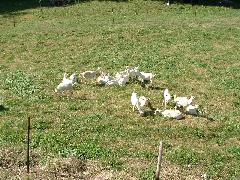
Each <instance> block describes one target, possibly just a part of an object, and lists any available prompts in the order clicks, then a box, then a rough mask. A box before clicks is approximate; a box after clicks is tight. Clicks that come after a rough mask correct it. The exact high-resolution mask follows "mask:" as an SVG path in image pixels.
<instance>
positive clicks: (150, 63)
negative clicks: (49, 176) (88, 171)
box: [0, 1, 240, 179]
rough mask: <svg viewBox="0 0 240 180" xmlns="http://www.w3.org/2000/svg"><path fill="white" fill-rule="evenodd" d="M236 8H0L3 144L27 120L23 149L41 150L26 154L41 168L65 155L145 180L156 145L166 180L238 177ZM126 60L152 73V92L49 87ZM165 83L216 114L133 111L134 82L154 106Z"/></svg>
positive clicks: (19, 138)
mask: <svg viewBox="0 0 240 180" xmlns="http://www.w3.org/2000/svg"><path fill="white" fill-rule="evenodd" d="M195 11H196V12H197V13H196V16H195ZM239 15H240V14H239V10H234V9H230V8H222V7H204V6H193V7H192V6H190V5H178V4H173V5H171V6H170V7H166V6H165V5H164V4H163V3H162V2H155V1H153V2H150V1H130V2H97V1H93V2H86V3H79V4H73V5H71V6H66V7H41V8H40V7H37V8H32V9H26V10H22V11H18V12H15V13H12V14H11V15H9V14H0V34H1V35H0V52H1V53H0V73H1V74H0V93H1V94H0V96H1V97H2V102H1V103H2V104H3V105H4V107H6V108H8V109H7V110H4V111H0V119H1V120H0V132H1V133H0V146H1V149H9V147H18V148H19V149H21V148H22V147H23V146H24V144H25V143H26V140H25V138H26V134H25V132H26V124H27V123H26V119H27V117H28V116H30V117H31V118H32V134H31V151H32V152H33V153H34V152H35V153H38V154H39V156H41V157H39V156H36V157H35V161H37V162H38V163H40V164H41V163H42V164H44V163H45V162H47V161H51V160H52V159H54V158H68V157H75V158H79V159H82V158H83V159H88V160H98V161H99V162H100V163H102V166H104V167H108V168H109V167H110V169H113V170H116V171H119V172H121V171H125V172H126V173H128V174H130V176H134V177H136V178H138V179H151V178H152V177H153V175H154V171H155V165H156V156H157V152H158V144H159V141H160V140H163V141H164V143H165V153H164V163H166V164H165V165H166V166H165V167H164V166H163V169H165V170H164V177H166V179H171V178H173V177H174V175H173V174H171V170H172V171H173V172H174V173H175V175H176V177H180V178H182V179H185V178H190V179H191V178H192V179H197V178H199V174H201V173H207V174H208V176H209V177H210V178H212V179H237V178H238V177H239V174H240V173H239V164H240V160H239V158H238V157H239V142H240V141H239V140H240V139H239V132H240V124H239V123H240V122H239V116H240V114H239V112H240V103H239V102H240V100H239V99H240V88H239V84H240V71H239V67H240V66H239V65H240V64H239V58H240V54H239V52H238V51H239V49H240V30H239V23H240V18H239V17H240V16H239ZM125 66H139V67H140V69H141V70H142V71H149V72H154V73H155V74H156V81H155V84H154V86H156V87H159V90H158V89H153V90H150V89H145V88H142V87H141V86H140V85H139V84H137V83H134V82H133V83H130V84H128V85H127V86H126V87H99V86H97V85H95V84H94V83H91V82H88V83H87V84H83V83H80V84H78V85H77V86H76V87H75V91H74V93H73V94H72V95H69V94H63V95H60V96H57V95H55V94H54V88H55V87H56V85H57V84H58V83H59V82H60V81H61V79H62V76H63V73H64V72H68V73H72V72H76V73H80V72H82V71H85V70H87V69H95V68H97V67H102V69H103V70H104V71H106V72H110V73H112V74H113V73H116V72H117V71H120V70H122V69H124V67H125ZM166 87H168V88H169V89H170V92H172V93H175V94H177V95H180V96H182V95H185V96H186V95H188V96H190V95H194V96H195V97H196V102H197V103H198V104H200V105H201V106H202V107H203V108H204V111H205V112H206V113H207V114H208V116H209V117H211V118H213V119H214V121H210V120H208V119H205V118H201V117H191V116H187V117H186V118H185V119H184V120H182V121H175V120H168V119H164V118H162V117H153V116H147V117H140V116H139V115H138V114H137V113H133V112H132V110H131V106H130V95H131V93H132V91H133V89H135V90H136V91H137V92H138V93H139V94H141V95H145V96H147V97H150V98H151V100H152V103H153V105H154V106H155V107H159V108H161V107H162V105H161V103H162V90H161V89H163V88H166ZM11 151H15V150H14V149H13V150H12V149H11ZM19 156H20V157H22V159H24V156H25V154H24V153H19ZM9 158H10V159H11V158H14V157H13V156H10V157H9ZM0 161H1V163H5V162H6V161H7V160H6V158H1V159H0ZM20 162H21V166H24V163H22V160H21V161H20ZM132 162H134V163H136V164H138V165H137V166H136V167H135V166H133V164H132ZM1 163H0V164H1ZM38 163H37V164H38ZM15 164H16V165H18V162H17V161H16V162H15ZM140 167H141V168H140ZM189 167H191V168H189ZM1 172H2V171H1ZM3 174H4V173H3ZM6 174H7V170H6V173H5V176H6ZM5 176H4V177H5ZM123 176H124V175H122V177H123ZM116 177H117V178H120V177H121V175H118V176H116Z"/></svg>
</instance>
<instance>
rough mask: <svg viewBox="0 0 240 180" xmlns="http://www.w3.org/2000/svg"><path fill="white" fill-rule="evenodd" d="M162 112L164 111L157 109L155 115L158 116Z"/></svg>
mask: <svg viewBox="0 0 240 180" xmlns="http://www.w3.org/2000/svg"><path fill="white" fill-rule="evenodd" d="M161 112H162V111H161V110H160V109H158V108H157V109H156V110H155V111H154V114H155V115H158V114H161Z"/></svg>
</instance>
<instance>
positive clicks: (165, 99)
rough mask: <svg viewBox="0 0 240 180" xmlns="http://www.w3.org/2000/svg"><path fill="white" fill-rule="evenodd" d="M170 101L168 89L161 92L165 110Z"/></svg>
mask: <svg viewBox="0 0 240 180" xmlns="http://www.w3.org/2000/svg"><path fill="white" fill-rule="evenodd" d="M170 100H171V94H170V93H169V90H168V89H165V90H164V91H163V102H164V108H165V109H166V107H167V103H168V102H169V101H170Z"/></svg>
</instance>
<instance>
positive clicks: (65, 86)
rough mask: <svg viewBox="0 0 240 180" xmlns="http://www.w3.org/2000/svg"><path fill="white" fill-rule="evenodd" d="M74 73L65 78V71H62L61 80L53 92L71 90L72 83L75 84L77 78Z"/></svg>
mask: <svg viewBox="0 0 240 180" xmlns="http://www.w3.org/2000/svg"><path fill="white" fill-rule="evenodd" d="M76 78H77V77H76V75H74V74H73V75H72V77H71V79H70V78H69V79H68V78H67V73H64V75H63V80H62V82H61V83H60V84H59V85H58V86H57V88H56V89H55V92H63V91H66V90H72V89H73V85H75V83H76V81H77V79H76Z"/></svg>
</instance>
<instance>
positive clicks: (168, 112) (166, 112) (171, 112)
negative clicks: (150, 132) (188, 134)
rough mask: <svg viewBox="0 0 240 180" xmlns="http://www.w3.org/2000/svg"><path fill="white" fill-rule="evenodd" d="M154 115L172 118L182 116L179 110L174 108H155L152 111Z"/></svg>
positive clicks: (180, 117)
mask: <svg viewBox="0 0 240 180" xmlns="http://www.w3.org/2000/svg"><path fill="white" fill-rule="evenodd" d="M154 114H155V115H158V114H159V115H162V116H163V117H167V118H174V119H182V118H183V117H184V116H183V114H182V113H181V112H180V111H179V110H175V109H165V110H163V111H161V110H160V109H158V108H157V109H156V110H155V112H154Z"/></svg>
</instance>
